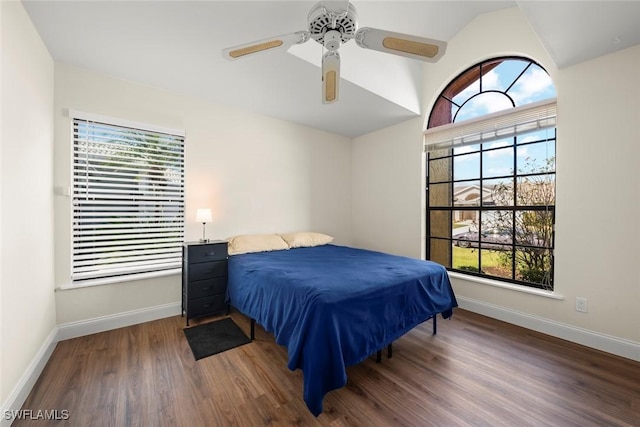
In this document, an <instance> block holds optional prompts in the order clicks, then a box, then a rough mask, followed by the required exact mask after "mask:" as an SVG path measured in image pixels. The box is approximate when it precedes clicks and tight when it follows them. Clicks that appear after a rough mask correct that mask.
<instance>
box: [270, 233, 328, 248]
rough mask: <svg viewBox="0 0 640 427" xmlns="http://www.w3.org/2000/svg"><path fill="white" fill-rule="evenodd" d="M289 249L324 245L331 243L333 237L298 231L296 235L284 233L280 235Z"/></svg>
mask: <svg viewBox="0 0 640 427" xmlns="http://www.w3.org/2000/svg"><path fill="white" fill-rule="evenodd" d="M280 236H281V237H282V238H283V239H284V241H285V242H287V244H288V245H289V247H290V248H303V247H310V246H320V245H326V244H327V243H331V242H332V241H333V237H331V236H328V235H326V234H322V233H316V232H314V231H299V232H297V233H284V234H281V235H280Z"/></svg>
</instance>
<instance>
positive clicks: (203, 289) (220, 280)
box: [188, 277, 227, 300]
mask: <svg viewBox="0 0 640 427" xmlns="http://www.w3.org/2000/svg"><path fill="white" fill-rule="evenodd" d="M226 291H227V278H226V277H215V278H213V279H207V280H198V281H197V282H191V283H189V289H188V293H189V300H192V299H196V298H202V297H208V296H213V295H219V294H221V295H223V296H224V294H225V292H226Z"/></svg>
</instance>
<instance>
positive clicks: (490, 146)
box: [425, 57, 556, 290]
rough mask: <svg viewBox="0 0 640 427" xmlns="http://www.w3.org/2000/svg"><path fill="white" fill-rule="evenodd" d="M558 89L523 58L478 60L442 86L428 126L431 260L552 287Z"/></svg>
mask: <svg viewBox="0 0 640 427" xmlns="http://www.w3.org/2000/svg"><path fill="white" fill-rule="evenodd" d="M555 95H556V92H555V87H554V85H553V82H552V80H551V78H550V77H549V75H548V73H547V72H546V71H545V70H544V69H543V68H542V67H541V66H540V65H538V64H536V63H535V62H533V61H531V60H529V59H526V58H521V57H501V58H494V59H490V60H487V61H484V62H482V63H480V64H477V65H474V66H473V67H471V68H469V69H468V70H466V71H464V72H463V73H462V74H460V75H459V76H458V77H456V78H455V79H453V80H452V81H451V82H450V83H449V84H448V85H447V87H446V88H445V89H444V90H443V91H442V93H441V94H440V95H439V97H438V99H437V101H436V103H435V104H434V107H433V109H432V110H431V114H430V115H429V121H428V126H427V130H426V131H425V142H426V146H425V148H426V151H427V198H426V200H427V206H426V208H427V219H426V221H427V224H426V225H427V243H426V252H427V258H429V259H431V260H433V261H437V262H439V263H441V264H443V265H445V266H446V267H447V268H448V269H449V270H451V271H457V272H461V273H465V274H470V275H476V276H482V277H488V278H492V279H497V280H502V281H507V282H512V283H516V284H520V285H525V286H530V287H535V288H542V289H546V290H553V247H554V235H553V225H554V222H555V204H556V200H555V163H556V162H555V159H556V156H555V144H556V131H555ZM472 195H476V197H472Z"/></svg>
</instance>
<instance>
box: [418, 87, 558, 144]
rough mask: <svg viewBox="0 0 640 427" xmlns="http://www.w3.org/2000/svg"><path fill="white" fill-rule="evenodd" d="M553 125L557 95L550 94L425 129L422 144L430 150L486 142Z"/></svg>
mask: <svg viewBox="0 0 640 427" xmlns="http://www.w3.org/2000/svg"><path fill="white" fill-rule="evenodd" d="M555 126H556V99H555V98H553V99H548V100H544V101H539V102H534V103H531V104H526V105H523V106H520V107H515V108H512V109H509V110H505V111H499V112H496V113H492V114H487V115H483V116H482V117H479V118H478V119H471V120H465V121H463V122H459V123H450V124H446V125H442V126H437V127H433V128H430V129H427V130H426V131H425V132H424V135H425V147H424V148H425V151H430V150H438V149H442V148H452V147H462V146H465V145H473V144H481V143H487V142H491V141H497V140H500V139H506V138H511V137H514V136H516V135H518V134H521V133H524V132H530V131H535V130H537V129H548V128H553V127H555Z"/></svg>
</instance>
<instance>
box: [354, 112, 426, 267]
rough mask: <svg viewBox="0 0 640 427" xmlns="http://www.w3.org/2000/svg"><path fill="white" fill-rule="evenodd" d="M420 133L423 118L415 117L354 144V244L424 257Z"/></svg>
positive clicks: (357, 139) (422, 163)
mask: <svg viewBox="0 0 640 427" xmlns="http://www.w3.org/2000/svg"><path fill="white" fill-rule="evenodd" d="M422 131H423V129H422V119H421V118H417V119H413V120H408V121H406V122H404V123H400V124H398V125H395V126H391V127H388V128H385V129H382V130H380V131H378V132H375V133H372V134H369V135H366V136H364V137H360V138H355V139H354V140H353V163H352V167H353V171H352V174H353V180H352V204H353V207H352V216H353V221H352V226H353V243H354V245H355V246H357V247H362V248H368V249H373V250H379V251H384V252H391V253H395V254H398V255H405V256H413V257H416V258H417V257H420V256H421V255H422V254H421V252H420V249H421V248H423V247H424V245H423V244H422V242H423V241H424V240H423V239H424V238H423V235H422V233H421V229H420V225H421V224H424V221H423V219H422V218H423V216H421V214H422V211H423V210H424V168H423V165H424V159H423V154H422V140H423V138H422ZM416 230H417V232H416Z"/></svg>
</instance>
